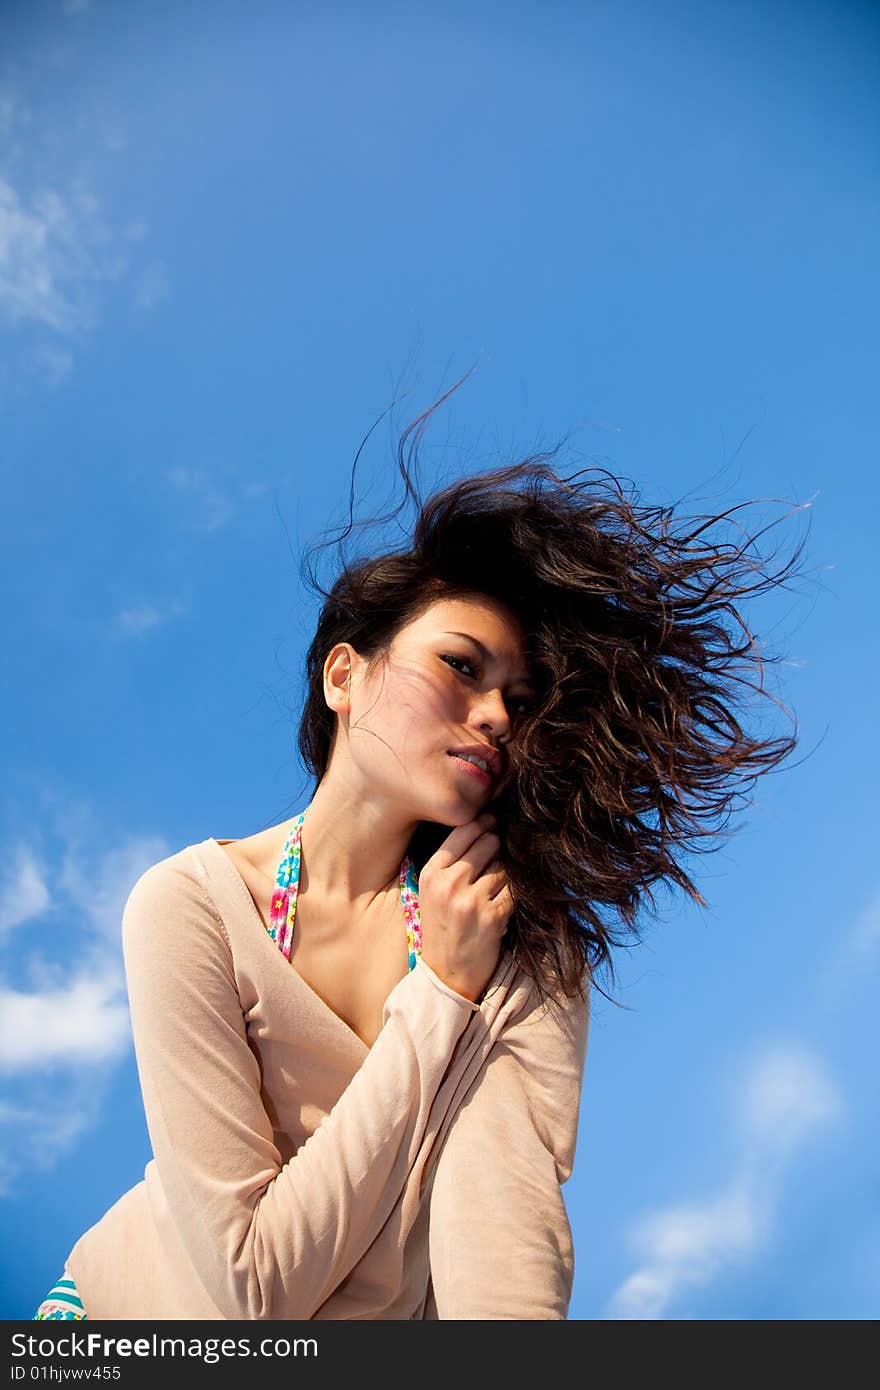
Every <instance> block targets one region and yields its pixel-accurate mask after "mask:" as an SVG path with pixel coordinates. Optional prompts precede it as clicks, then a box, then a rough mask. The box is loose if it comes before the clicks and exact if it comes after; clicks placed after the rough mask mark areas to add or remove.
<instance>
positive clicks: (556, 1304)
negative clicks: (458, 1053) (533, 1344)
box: [426, 981, 590, 1320]
mask: <svg viewBox="0 0 880 1390" xmlns="http://www.w3.org/2000/svg"><path fill="white" fill-rule="evenodd" d="M589 1018H590V996H589V983H588V981H586V982H585V988H584V991H583V995H582V997H577V998H574V999H568V1000H566V999H562V1000H557V1001H556V1003H555V1004H554V1005H553V1006H551V1007H550V1008H547V1009H544V1008H542V1007H541V1006H540V1005H537V1004H534V1005H533V1006H532V1007H530V1008H529V1009H527V1010H526V1011H525V1012H524V1013H523V1014H522V1015H520V1016H518V1017H517V1018H515V1019H514V1020H513V1022H512V1023H511V1024H510V1025H509V1026H508V1027H507V1028H506V1029H505V1031H504V1032H503V1033H502V1034H501V1036H500V1037H499V1038H498V1040H497V1041H496V1043H495V1045H494V1047H493V1049H492V1051H491V1052H490V1053H489V1055H488V1057H487V1059H486V1061H485V1063H484V1065H483V1066H482V1068H481V1070H480V1072H479V1073H478V1074H477V1076H476V1078H475V1079H474V1081H473V1082H472V1084H471V1086H470V1088H469V1091H468V1093H467V1095H466V1096H465V1097H464V1098H463V1100H462V1104H461V1106H460V1107H459V1109H458V1111H457V1113H456V1115H455V1118H454V1119H453V1121H452V1123H451V1125H450V1127H449V1130H448V1132H447V1135H446V1138H445V1141H444V1143H443V1147H442V1148H441V1149H440V1152H439V1154H438V1158H437V1162H436V1166H435V1169H434V1174H433V1180H432V1186H431V1189H430V1213H429V1250H430V1264H431V1284H430V1293H429V1299H428V1304H427V1311H426V1316H427V1317H430V1318H441V1319H456V1318H457V1319H508V1320H514V1319H531V1320H535V1319H542V1320H546V1319H564V1318H567V1316H568V1305H569V1301H570V1298H571V1289H572V1283H573V1280H574V1248H573V1243H572V1236H571V1228H570V1225H569V1221H568V1215H567V1212H566V1208H565V1203H564V1201H563V1195H562V1191H561V1188H562V1185H563V1184H564V1183H565V1182H566V1181H567V1180H568V1178H569V1177H570V1175H571V1172H572V1169H573V1166H574V1156H575V1148H576V1144H577V1132H578V1117H579V1110H580V1097H581V1086H582V1081H583V1071H584V1063H585V1058H586V1049H587V1036H588V1032H589Z"/></svg>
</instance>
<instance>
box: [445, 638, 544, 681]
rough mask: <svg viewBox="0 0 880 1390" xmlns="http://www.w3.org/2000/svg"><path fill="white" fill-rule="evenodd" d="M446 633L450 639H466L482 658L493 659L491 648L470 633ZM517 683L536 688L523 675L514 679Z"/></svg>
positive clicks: (527, 677) (528, 678)
mask: <svg viewBox="0 0 880 1390" xmlns="http://www.w3.org/2000/svg"><path fill="white" fill-rule="evenodd" d="M446 631H447V633H448V634H449V636H450V637H463V638H464V639H465V641H466V642H473V644H474V646H475V647H476V648H477V650H478V651H479V652H480V654H481V656H483V657H484V658H491V656H492V653H491V652H490V651H489V648H488V647H485V646H484V645H483V643H482V642H481V641H480V639H479V637H473V636H472V635H471V633H469V632H453V631H452V629H451V628H447V629H446ZM517 681H522V683H523V684H524V685H530V686H534V684H535V682H534V681H533V680H532V678H531V676H522V675H520V676H514V678H513V683H514V685H515V684H516V682H517Z"/></svg>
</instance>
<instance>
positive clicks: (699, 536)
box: [298, 378, 809, 997]
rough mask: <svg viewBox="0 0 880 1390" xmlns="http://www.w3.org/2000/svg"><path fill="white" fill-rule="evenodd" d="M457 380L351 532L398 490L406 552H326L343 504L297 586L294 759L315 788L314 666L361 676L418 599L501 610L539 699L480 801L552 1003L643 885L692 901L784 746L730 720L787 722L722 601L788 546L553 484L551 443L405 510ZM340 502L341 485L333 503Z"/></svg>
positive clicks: (514, 922)
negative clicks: (494, 787)
mask: <svg viewBox="0 0 880 1390" xmlns="http://www.w3.org/2000/svg"><path fill="white" fill-rule="evenodd" d="M464 379H465V378H462V379H461V380H464ZM460 385H461V381H458V382H456V383H455V385H454V386H453V387H451V388H450V390H449V391H447V392H445V393H444V395H443V396H441V397H440V398H439V400H437V401H435V402H434V404H433V405H431V406H429V407H428V409H427V410H425V411H423V412H422V414H421V415H419V416H418V417H417V418H416V419H415V420H413V421H412V423H411V424H409V425H408V426H407V428H406V429H405V430H404V432H403V434H402V435H401V436H400V439H399V442H398V446H397V464H398V467H399V470H400V473H401V475H402V477H403V481H404V487H405V496H404V499H403V501H402V502H401V503H400V504H399V506H398V507H397V508H396V509H395V511H394V512H392V513H390V514H389V515H388V516H385V517H380V518H373V519H370V520H368V521H366V522H362V523H358V526H359V527H361V526H369V525H373V524H375V523H376V522H377V521H386V520H388V519H390V517H393V516H396V515H397V514H398V513H399V511H400V510H401V508H402V507H403V506H404V504H405V502H406V499H407V497H409V498H411V499H412V500H413V501H414V502H415V504H416V507H417V516H416V519H415V523H414V526H413V530H412V538H411V543H410V544H408V545H407V546H406V548H405V549H398V550H391V551H386V552H384V553H381V554H374V555H371V556H368V557H367V558H365V559H360V560H356V561H349V560H347V559H345V556H344V553H343V552H342V546H341V542H342V541H344V539H345V538H346V536H347V535H348V534H349V533H350V532H351V531H352V529H353V528H354V523H353V521H352V512H351V506H350V510H349V522H348V525H347V527H346V528H344V533H343V535H342V536H334V537H333V538H332V540H326V541H319V542H318V543H317V544H316V545H313V546H311V547H310V548H309V549H308V550H307V551H306V552H305V554H304V556H303V559H302V563H301V577H302V579H303V581H304V583H305V584H307V585H308V586H309V587H310V588H311V589H312V590H313V591H314V592H316V593H318V594H320V595H321V596H322V598H323V607H322V609H321V613H320V618H319V621H318V625H317V629H316V631H315V634H314V638H313V640H312V642H311V645H310V647H309V649H308V654H307V657H306V673H305V686H306V693H305V703H304V707H303V710H302V717H301V722H300V727H299V737H298V746H299V750H300V754H301V756H302V759H303V761H304V763H305V765H306V767H307V769H308V770H309V772H310V773H311V774H312V775H313V776H314V778H315V779H316V782H320V780H321V778H322V777H323V776H324V773H325V771H326V769H327V765H328V761H329V757H330V749H331V744H332V740H333V734H334V726H335V722H336V716H335V714H333V712H332V711H331V710H330V709H329V708H328V706H327V703H326V701H325V699H324V692H323V667H324V662H325V659H326V657H327V654H328V653H329V651H330V650H331V648H332V647H333V646H334V645H335V644H336V643H338V642H349V643H351V645H352V646H353V647H354V648H355V650H356V651H357V652H358V653H359V654H360V655H361V656H362V657H364V658H365V659H366V660H367V661H368V662H369V663H370V664H371V665H373V664H376V663H380V662H381V661H382V660H383V658H384V656H385V654H386V653H387V650H388V647H389V645H390V643H391V641H392V639H393V638H394V636H395V635H396V634H397V633H398V632H399V631H400V629H401V628H402V627H404V626H405V625H406V624H407V623H409V622H410V621H411V620H413V619H414V618H416V617H418V616H419V615H420V614H421V613H422V612H424V610H425V609H426V608H427V607H429V606H430V605H431V604H433V603H434V602H435V601H436V600H438V599H442V598H450V597H459V596H463V595H469V594H470V595H474V594H476V595H480V594H482V595H487V596H489V597H491V598H495V599H497V600H501V601H502V602H503V603H505V604H506V605H507V606H508V608H509V609H511V610H512V611H513V612H514V613H515V614H516V616H517V618H518V619H519V621H520V623H521V624H522V627H523V630H524V632H525V634H526V636H527V643H528V646H527V652H528V656H529V659H530V667H531V670H532V674H533V677H534V680H535V683H536V687H537V694H538V699H537V701H536V703H535V705H534V707H533V708H532V709H531V711H529V712H528V713H527V715H526V717H525V718H524V719H523V720H522V722H521V724H520V726H519V732H518V734H517V736H516V738H515V740H514V741H513V742H512V744H511V747H510V752H511V754H512V765H513V768H514V775H513V777H512V778H511V780H510V782H509V784H508V785H507V787H506V788H503V789H502V791H501V793H500V795H499V796H498V797H497V798H496V800H495V802H494V803H493V804H492V805H491V807H490V809H492V810H493V811H495V812H496V814H497V815H498V831H499V834H500V836H501V839H502V849H501V852H500V854H499V858H500V859H501V860H502V862H503V864H504V866H505V869H506V871H507V874H508V878H509V881H510V884H511V888H512V890H513V896H514V903H515V908H514V912H513V914H512V916H511V919H510V923H509V927H508V932H507V936H506V937H505V945H506V946H507V947H508V949H510V950H511V951H512V952H513V954H514V955H515V957H516V958H517V960H518V962H519V963H520V964H521V965H522V967H523V968H524V969H525V970H526V971H527V972H528V974H529V975H530V976H531V977H532V978H533V979H534V980H535V981H536V983H537V985H538V988H539V991H540V993H541V994H542V995H544V996H546V995H551V994H556V993H557V992H558V991H559V990H562V991H563V992H564V993H565V994H566V995H568V996H569V997H572V996H574V995H575V994H577V993H579V992H581V990H582V988H583V985H584V976H585V971H586V972H587V973H588V974H589V977H590V979H591V981H592V982H594V976H595V972H596V970H597V968H598V967H599V966H600V965H602V964H603V963H604V964H605V965H607V967H608V969H609V971H610V973H611V975H612V978H613V974H614V970H613V962H612V958H611V952H610V947H614V946H622V945H625V944H631V943H627V940H626V938H627V936H630V937H632V936H633V935H636V936H637V929H636V920H637V916H638V914H639V911H640V909H641V908H642V907H643V906H644V905H645V904H646V903H650V905H651V908H652V910H653V911H655V912H656V901H655V898H654V895H653V892H652V887H653V885H656V884H658V883H660V882H661V881H663V882H665V883H666V884H668V885H673V884H675V885H678V886H679V887H680V888H682V889H683V890H684V891H685V892H686V893H687V894H688V895H689V896H690V897H691V898H692V899H694V900H695V901H696V902H697V903H699V904H700V905H702V906H706V905H707V904H706V900H705V898H704V897H703V896H702V894H701V893H700V892H699V890H698V888H697V887H696V885H695V884H694V882H693V881H692V879H691V877H690V875H689V874H688V872H687V870H686V868H685V866H684V862H683V860H684V857H685V855H686V854H688V853H690V852H694V851H698V850H704V851H705V850H708V849H712V848H714V847H715V846H716V844H717V843H718V838H719V835H720V834H721V833H722V832H723V831H724V829H725V827H726V824H727V821H728V820H729V818H730V816H731V814H732V812H733V810H734V809H739V806H740V805H742V804H743V803H744V802H747V801H748V793H749V791H750V790H751V788H752V786H753V785H754V782H755V780H756V779H757V777H758V776H760V775H761V774H762V773H764V772H767V771H769V770H770V769H771V768H773V767H775V766H776V765H777V764H778V763H780V762H781V761H782V760H783V759H784V758H785V757H787V756H788V754H789V753H790V752H791V751H792V750H793V749H794V747H795V745H796V742H797V739H796V736H795V735H794V734H791V735H789V736H785V737H777V738H766V739H765V738H760V737H757V736H755V735H753V734H751V733H749V732H747V731H746V729H745V728H744V727H743V722H742V715H741V707H742V706H743V704H744V701H745V697H746V696H747V695H749V694H755V695H758V696H761V697H764V698H766V699H768V700H772V701H773V703H774V704H776V705H778V706H779V708H781V709H783V710H785V712H786V713H787V714H790V711H789V710H788V709H787V707H786V706H785V705H782V704H781V703H780V702H779V701H778V700H776V699H775V698H774V697H773V696H772V695H770V694H769V693H768V692H767V690H766V689H765V688H764V679H763V676H764V665H765V664H766V662H767V661H768V660H778V659H779V658H772V657H768V656H767V654H766V653H765V654H761V653H759V650H758V645H757V641H756V639H755V637H754V635H753V634H752V633H751V632H750V630H749V628H748V626H747V624H746V622H745V620H744V618H743V616H742V614H741V613H740V612H739V610H738V608H737V607H736V606H735V605H736V603H738V602H739V601H740V600H741V599H743V598H744V597H745V596H746V595H748V594H757V593H759V592H761V591H764V590H767V589H770V588H771V587H774V586H777V585H780V584H783V583H784V581H785V580H786V579H787V578H789V577H790V576H791V575H792V574H793V573H794V572H795V567H796V562H797V560H798V558H799V557H800V554H801V551H802V549H803V541H801V543H800V544H799V545H798V546H797V548H796V549H795V551H794V554H793V555H792V556H791V558H790V559H789V560H788V561H787V563H786V564H785V565H784V566H783V567H782V569H781V570H778V571H777V572H776V573H775V574H767V573H765V572H764V569H763V568H762V564H761V561H760V557H759V556H758V555H757V553H756V552H754V551H753V546H754V543H755V541H756V540H757V539H758V538H759V536H760V535H761V534H763V532H759V533H758V535H756V536H750V535H747V534H743V535H741V536H740V540H739V543H731V542H729V541H724V540H721V539H720V538H718V537H717V536H715V537H713V535H712V534H711V532H712V531H713V528H716V527H717V526H718V525H720V524H721V523H722V522H723V521H725V520H726V519H729V518H731V517H733V516H734V514H735V513H736V512H738V511H739V510H740V509H741V507H744V506H746V505H749V504H747V503H740V504H739V505H737V506H732V507H730V508H728V509H727V510H726V511H723V512H721V513H718V514H716V515H713V516H708V517H706V516H701V517H696V518H691V519H690V520H688V521H684V522H680V521H679V518H675V521H676V522H677V523H678V524H676V525H675V526H674V525H673V520H674V518H673V508H672V507H671V506H669V507H649V506H643V505H640V504H639V503H638V502H637V500H636V496H637V495H636V494H635V492H634V489H633V490H631V492H632V495H627V491H626V489H625V488H624V487H623V485H622V483H621V481H620V480H619V479H618V478H616V477H614V476H613V475H612V474H611V473H610V472H608V471H607V470H606V469H604V468H597V467H591V468H587V469H579V470H577V471H575V472H574V473H572V474H570V475H568V476H560V475H559V474H558V473H557V472H556V471H555V470H554V468H553V467H551V462H552V460H553V459H554V457H555V456H556V454H557V453H558V451H559V449H560V448H561V447H562V446H561V444H557V445H556V446H555V448H553V449H551V450H549V451H542V452H539V453H533V454H530V455H529V456H528V457H527V458H525V459H522V460H520V461H518V462H516V463H511V464H505V465H503V466H500V467H496V468H493V469H491V470H490V471H487V472H483V473H481V474H479V475H476V476H470V477H465V478H462V479H459V480H458V481H455V482H453V483H451V484H450V485H448V486H446V487H444V488H442V489H441V490H439V491H437V492H435V493H434V494H433V495H431V496H429V497H428V498H427V500H425V501H422V499H421V497H420V495H419V491H418V485H417V480H416V472H417V470H416V468H415V467H414V462H417V452H418V446H419V443H420V440H421V436H422V434H423V432H424V429H425V426H426V424H427V422H428V420H429V418H430V416H431V415H432V413H433V412H434V411H435V410H436V409H437V407H438V406H439V405H441V404H442V402H443V401H445V400H446V399H447V397H448V396H449V395H450V394H451V392H452V391H454V390H456V389H457V388H458V386H460ZM380 418H381V417H380ZM377 423H378V422H377ZM367 437H369V436H367ZM364 442H366V441H364ZM563 442H565V441H563ZM361 448H363V445H362V446H361ZM359 454H360V450H359V451H358V455H359ZM356 465H357V458H356V459H355V466H356ZM353 488H354V484H353V477H352V496H353ZM805 505H809V504H805ZM794 510H800V507H795V508H794ZM735 524H736V523H734V525H735ZM768 529H769V528H768ZM325 534H326V533H325ZM330 544H337V545H339V546H340V554H341V556H342V559H341V567H340V569H339V571H338V574H337V577H336V579H335V580H334V582H333V583H332V585H331V586H330V587H329V588H324V587H323V586H322V585H321V584H320V582H319V581H318V579H317V576H316V574H315V571H314V567H313V564H312V557H313V555H314V553H315V552H316V551H317V550H320V549H323V547H324V546H326V545H330ZM756 677H757V679H756ZM793 717H794V716H792V718H793ZM448 833H449V830H448V827H438V826H435V825H428V824H426V823H423V824H422V825H420V826H419V828H418V830H417V832H416V834H415V836H414V838H413V840H412V842H411V845H410V849H409V852H410V854H411V855H412V857H413V859H414V861H415V863H416V865H417V867H418V868H419V869H421V867H422V866H423V864H424V862H425V861H426V859H427V858H428V857H429V856H430V854H432V853H433V852H434V849H435V848H436V847H437V845H439V843H440V841H441V840H442V839H444V838H445V836H446V835H447V834H448ZM615 915H616V917H617V918H619V919H620V922H622V924H623V928H624V930H623V931H622V932H620V931H618V933H617V934H615V921H614V916H615ZM606 919H607V920H606ZM603 993H604V991H603Z"/></svg>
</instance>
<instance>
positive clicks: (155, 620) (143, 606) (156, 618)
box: [115, 599, 187, 637]
mask: <svg viewBox="0 0 880 1390" xmlns="http://www.w3.org/2000/svg"><path fill="white" fill-rule="evenodd" d="M186 611H187V607H186V604H185V603H181V601H180V600H179V599H172V600H171V602H170V603H169V604H166V605H165V606H164V607H159V606H158V605H157V604H155V603H151V602H149V601H145V602H143V603H136V604H133V605H132V606H131V607H130V608H124V609H123V610H122V612H121V613H118V614H117V616H116V619H115V625H116V627H117V629H118V630H119V631H120V632H121V633H123V634H124V635H125V636H126V637H140V636H141V635H142V634H143V633H145V632H150V631H152V629H153V628H156V627H160V626H161V625H162V624H163V623H165V622H168V621H169V620H170V619H171V618H177V617H179V616H180V614H181V613H185V612H186Z"/></svg>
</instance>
